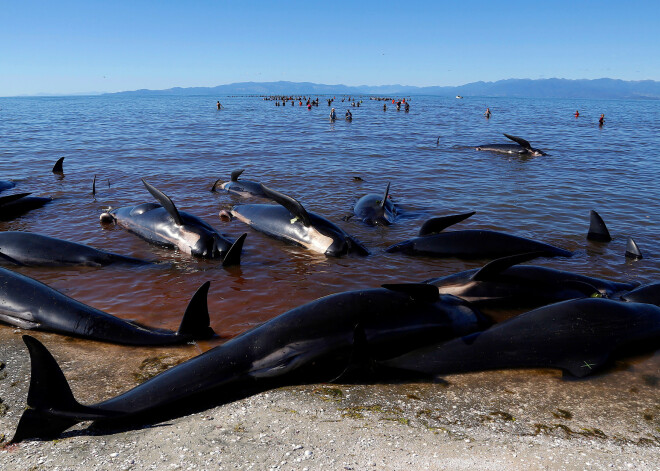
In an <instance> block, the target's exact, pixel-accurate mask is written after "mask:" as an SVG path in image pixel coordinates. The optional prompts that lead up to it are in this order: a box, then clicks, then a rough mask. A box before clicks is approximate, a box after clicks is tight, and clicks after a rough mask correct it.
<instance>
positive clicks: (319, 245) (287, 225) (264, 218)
mask: <svg viewBox="0 0 660 471" xmlns="http://www.w3.org/2000/svg"><path fill="white" fill-rule="evenodd" d="M261 188H262V190H263V192H264V193H265V194H266V196H267V197H269V198H270V199H272V200H274V201H275V202H276V203H279V204H277V205H273V204H241V205H237V206H234V207H233V208H232V209H231V211H230V215H231V217H235V218H236V219H238V220H240V221H242V222H244V223H246V224H247V225H249V226H250V227H252V228H253V229H255V230H257V231H259V232H263V233H264V234H266V235H269V236H270V237H273V238H275V239H279V240H282V241H284V242H287V243H289V244H294V245H299V246H301V247H304V248H306V249H308V250H312V251H314V252H318V253H322V254H325V255H330V256H335V257H339V256H341V255H346V254H348V253H352V252H355V253H357V254H358V255H368V254H369V251H368V250H367V249H366V248H365V247H364V246H363V245H362V244H361V243H360V242H359V241H358V240H357V239H355V238H353V237H352V236H350V235H348V234H347V233H346V232H344V231H343V230H342V229H341V228H339V227H338V226H336V225H335V224H333V223H332V222H330V221H328V220H327V219H326V218H324V217H322V216H319V215H318V214H314V213H310V212H307V211H306V210H305V208H303V206H302V205H301V204H300V203H299V202H298V201H297V200H295V199H293V198H291V197H290V196H287V195H285V194H283V193H280V192H278V191H275V190H271V189H270V188H267V187H266V186H264V185H261Z"/></svg>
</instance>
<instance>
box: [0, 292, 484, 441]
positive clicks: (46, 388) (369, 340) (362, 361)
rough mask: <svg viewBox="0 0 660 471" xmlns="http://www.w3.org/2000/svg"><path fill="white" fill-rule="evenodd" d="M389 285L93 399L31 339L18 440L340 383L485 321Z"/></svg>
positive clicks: (350, 295)
mask: <svg viewBox="0 0 660 471" xmlns="http://www.w3.org/2000/svg"><path fill="white" fill-rule="evenodd" d="M385 286H386V287H384V288H377V289H367V290H361V291H349V292H344V293H337V294H333V295H330V296H326V297H323V298H320V299H317V300H315V301H312V302H310V303H308V304H305V305H302V306H299V307H297V308H295V309H292V310H290V311H288V312H286V313H284V314H281V315H279V316H277V317H275V318H273V319H271V320H270V321H268V322H266V323H264V324H262V325H260V326H258V327H255V328H254V329H252V330H249V331H247V332H245V333H243V334H241V335H239V336H238V337H234V338H233V339H231V340H229V341H228V342H226V343H224V344H223V345H220V346H218V347H215V348H213V349H212V350H209V351H207V352H206V353H203V354H202V355H199V356H197V357H195V358H192V359H191V360H188V361H187V362H184V363H181V364H179V365H177V366H175V367H173V368H171V369H169V370H167V371H165V372H163V373H161V374H159V375H158V376H155V377H153V378H152V379H150V380H148V381H146V382H144V383H142V384H141V385H139V386H137V387H135V388H133V389H131V390H129V391H127V392H125V393H124V394H121V395H120V396H117V397H114V398H112V399H108V400H106V401H103V402H100V403H98V404H94V405H90V406H85V405H82V404H80V403H78V402H77V401H76V399H75V398H74V397H73V394H72V393H71V389H70V388H69V386H68V384H67V381H66V378H65V377H64V375H63V374H62V371H61V370H60V368H59V366H58V365H57V363H56V362H55V360H54V359H53V357H52V356H51V355H50V353H49V352H48V350H47V349H46V348H45V347H44V346H43V345H42V344H41V343H40V342H39V341H37V340H36V339H34V338H32V337H29V336H24V337H23V339H24V340H25V343H26V344H27V346H28V349H29V351H30V358H31V365H32V366H31V380H30V390H29V393H28V406H29V407H28V408H27V409H26V410H25V411H24V412H23V416H22V417H21V419H20V422H19V424H18V427H17V430H16V433H15V435H14V438H13V440H12V441H13V442H19V441H21V440H24V439H29V438H42V439H48V438H55V437H57V436H58V435H59V434H60V433H61V432H63V431H64V430H66V429H67V428H69V427H70V426H72V425H74V424H76V423H78V422H82V421H87V420H92V421H97V423H103V422H106V423H108V422H111V421H119V422H120V423H121V424H122V425H124V424H130V423H133V424H136V423H145V422H146V423H153V422H154V421H157V420H158V419H159V418H160V419H161V420H162V416H163V414H166V415H171V414H175V415H177V416H180V415H184V414H185V413H189V412H190V408H191V407H199V405H200V404H203V405H204V407H212V406H214V405H217V404H218V402H219V401H220V400H221V398H222V395H227V394H230V393H231V392H232V391H233V392H235V394H234V396H238V397H234V399H238V398H240V397H245V392H244V391H246V390H249V391H250V392H251V393H254V392H256V391H259V390H261V391H264V390H267V389H271V388H273V387H279V386H283V385H291V384H308V383H314V382H329V381H333V380H338V379H339V378H340V377H344V378H346V377H347V376H349V375H354V374H356V373H359V372H361V371H364V370H362V368H365V367H368V365H370V364H371V363H372V362H373V361H383V360H387V359H389V358H392V357H394V356H398V355H401V354H403V353H405V352H407V351H409V350H410V349H412V348H417V347H419V346H420V345H428V344H430V343H431V342H436V341H442V340H447V339H451V338H456V337H458V336H460V335H465V334H467V333H470V332H474V331H477V330H479V329H481V328H483V326H484V325H485V324H484V322H485V321H484V319H483V317H482V316H481V315H480V314H479V313H478V312H477V311H475V310H474V308H472V307H471V306H470V305H469V304H468V303H465V302H464V301H461V300H459V299H458V298H454V297H453V296H443V297H440V296H439V295H438V291H437V290H436V289H435V288H434V287H432V286H430V285H424V284H412V285H389V286H388V285H385ZM209 403H210V404H209Z"/></svg>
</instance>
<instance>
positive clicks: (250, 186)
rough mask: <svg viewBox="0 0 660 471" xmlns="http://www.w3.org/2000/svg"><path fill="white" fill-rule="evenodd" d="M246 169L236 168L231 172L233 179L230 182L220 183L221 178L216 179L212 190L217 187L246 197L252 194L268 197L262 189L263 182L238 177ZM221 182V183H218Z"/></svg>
mask: <svg viewBox="0 0 660 471" xmlns="http://www.w3.org/2000/svg"><path fill="white" fill-rule="evenodd" d="M244 171H245V169H243V168H241V169H239V170H234V171H233V172H231V180H230V181H228V182H224V183H220V180H216V182H215V183H214V184H213V187H212V188H211V191H214V192H215V191H217V190H216V188H221V189H223V190H225V191H227V192H228V193H233V194H235V195H238V196H242V197H244V198H247V197H250V196H259V197H261V198H267V196H266V194H265V193H264V192H263V190H262V189H261V183H258V182H253V181H250V180H239V179H238V177H240V176H241V174H242V173H243V172H244ZM218 183H220V185H218Z"/></svg>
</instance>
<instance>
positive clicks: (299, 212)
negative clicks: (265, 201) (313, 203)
mask: <svg viewBox="0 0 660 471" xmlns="http://www.w3.org/2000/svg"><path fill="white" fill-rule="evenodd" d="M260 185H261V190H262V191H263V192H264V194H265V195H266V196H267V197H268V198H270V199H272V200H273V201H275V202H276V203H277V204H280V205H282V206H284V207H285V208H286V209H288V210H289V212H290V213H291V214H293V215H294V216H296V217H297V218H298V219H299V220H300V222H302V223H303V224H304V225H305V226H307V227H309V226H311V225H312V223H311V220H310V218H309V214H307V211H306V210H305V208H304V207H303V205H302V204H300V203H299V202H298V201H297V200H296V199H294V198H291V197H290V196H288V195H285V194H284V193H280V192H279V191H275V190H271V189H270V188H268V187H267V186H266V185H264V184H263V183H261V184H260Z"/></svg>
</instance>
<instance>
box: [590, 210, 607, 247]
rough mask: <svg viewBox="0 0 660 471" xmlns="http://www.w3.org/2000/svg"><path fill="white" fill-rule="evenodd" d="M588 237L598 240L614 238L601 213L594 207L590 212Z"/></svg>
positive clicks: (603, 240)
mask: <svg viewBox="0 0 660 471" xmlns="http://www.w3.org/2000/svg"><path fill="white" fill-rule="evenodd" d="M587 239H589V240H595V241H598V242H609V241H611V240H612V236H610V231H608V230H607V226H606V225H605V221H603V218H602V217H600V214H598V213H597V212H596V211H594V210H593V209H592V210H591V212H590V213H589V233H588V234H587Z"/></svg>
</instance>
